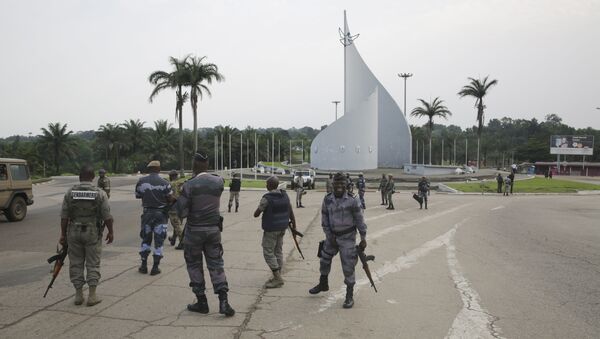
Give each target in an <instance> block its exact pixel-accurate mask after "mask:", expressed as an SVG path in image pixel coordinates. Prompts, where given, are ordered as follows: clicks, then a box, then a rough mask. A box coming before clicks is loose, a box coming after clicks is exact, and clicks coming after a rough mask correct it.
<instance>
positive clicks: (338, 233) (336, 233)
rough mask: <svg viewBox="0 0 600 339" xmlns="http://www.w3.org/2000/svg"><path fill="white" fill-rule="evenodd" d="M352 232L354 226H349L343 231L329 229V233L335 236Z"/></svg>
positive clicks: (354, 229)
mask: <svg viewBox="0 0 600 339" xmlns="http://www.w3.org/2000/svg"><path fill="white" fill-rule="evenodd" d="M352 232H356V227H351V228H349V229H347V230H345V231H340V232H336V231H331V233H333V234H334V235H335V236H336V237H339V236H340V235H344V234H348V233H352Z"/></svg>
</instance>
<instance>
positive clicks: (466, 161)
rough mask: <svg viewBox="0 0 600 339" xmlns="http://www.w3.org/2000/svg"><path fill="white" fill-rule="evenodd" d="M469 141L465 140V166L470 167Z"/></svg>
mask: <svg viewBox="0 0 600 339" xmlns="http://www.w3.org/2000/svg"><path fill="white" fill-rule="evenodd" d="M468 154H469V139H466V138H465V166H469V157H468Z"/></svg>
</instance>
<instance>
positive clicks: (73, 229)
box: [61, 181, 112, 306]
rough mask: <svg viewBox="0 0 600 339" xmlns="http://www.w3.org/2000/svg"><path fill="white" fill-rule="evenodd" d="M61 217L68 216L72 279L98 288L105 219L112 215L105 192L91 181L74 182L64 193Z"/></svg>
mask: <svg viewBox="0 0 600 339" xmlns="http://www.w3.org/2000/svg"><path fill="white" fill-rule="evenodd" d="M61 218H62V219H68V224H67V234H66V238H67V245H68V255H69V276H70V278H71V283H73V286H74V287H75V289H77V290H81V288H82V287H83V285H84V284H85V283H86V282H87V284H88V286H90V288H92V287H93V288H94V290H95V287H96V286H97V285H98V283H99V281H100V254H101V252H102V231H103V221H104V220H108V219H112V216H111V215H110V207H109V205H108V197H107V195H106V193H105V192H104V191H102V190H100V189H99V188H97V187H94V186H92V183H91V182H86V181H83V182H81V183H79V184H77V185H75V186H73V187H72V188H70V189H69V190H68V191H67V193H66V194H65V196H64V199H63V204H62V210H61ZM84 266H85V268H86V270H87V275H86V276H85V277H84V272H83V271H84ZM88 305H89V300H88ZM90 306H91V305H90Z"/></svg>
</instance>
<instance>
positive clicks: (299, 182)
mask: <svg viewBox="0 0 600 339" xmlns="http://www.w3.org/2000/svg"><path fill="white" fill-rule="evenodd" d="M294 186H296V208H304V206H302V196H303V195H304V194H306V192H304V178H302V173H298V176H297V177H296V179H294Z"/></svg>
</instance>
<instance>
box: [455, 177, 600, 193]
mask: <svg viewBox="0 0 600 339" xmlns="http://www.w3.org/2000/svg"><path fill="white" fill-rule="evenodd" d="M446 185H447V186H449V187H452V188H454V189H455V190H459V191H461V192H478V193H480V192H482V191H483V192H486V193H495V192H496V188H497V184H496V180H486V181H480V182H468V183H454V182H453V183H448V184H446ZM502 188H503V189H504V185H502ZM597 190H600V185H594V184H586V183H582V182H577V181H570V180H561V179H545V178H538V177H535V178H533V179H527V180H517V181H516V182H515V183H514V186H513V192H514V193H576V192H577V191H597Z"/></svg>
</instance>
